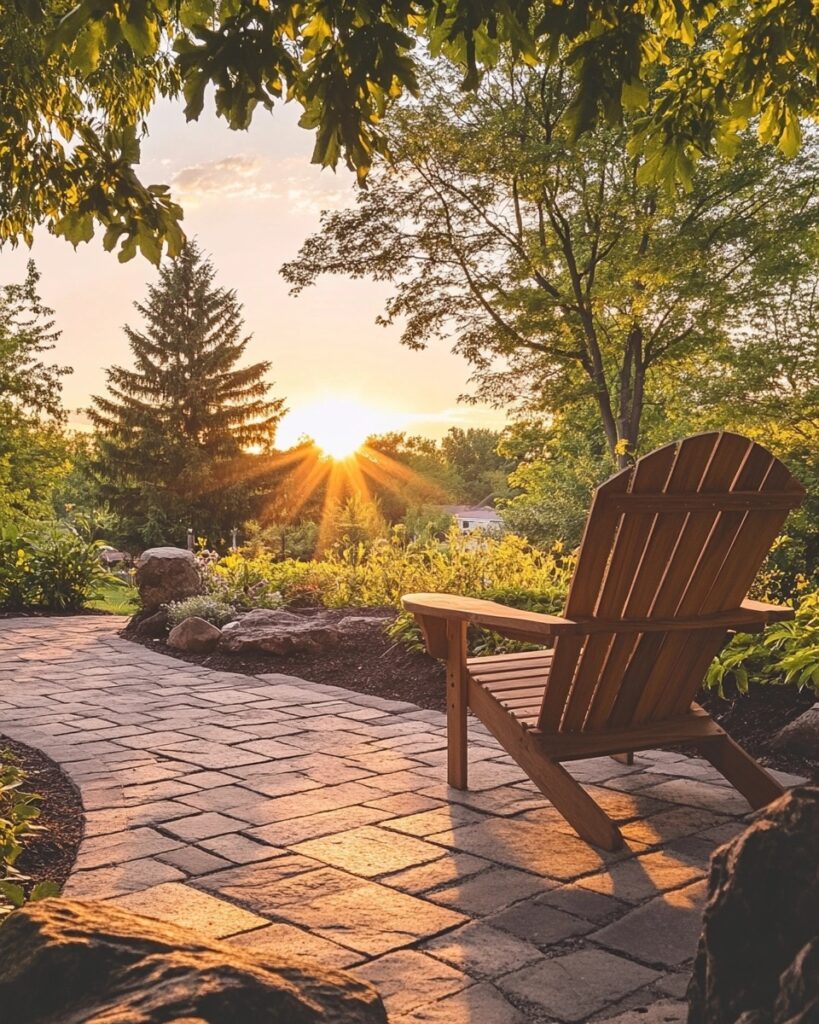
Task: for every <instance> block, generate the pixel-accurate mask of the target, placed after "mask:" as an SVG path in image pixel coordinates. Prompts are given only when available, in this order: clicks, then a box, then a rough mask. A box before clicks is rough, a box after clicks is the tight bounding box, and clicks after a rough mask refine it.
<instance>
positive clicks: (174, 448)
mask: <svg viewBox="0 0 819 1024" xmlns="http://www.w3.org/2000/svg"><path fill="white" fill-rule="evenodd" d="M214 277H215V273H214V269H213V266H212V264H211V263H210V261H209V260H207V259H205V258H204V257H203V256H202V254H201V252H200V251H199V249H198V247H197V246H196V245H195V244H194V243H192V242H190V243H187V244H186V246H185V247H184V249H183V251H182V253H181V254H180V255H179V256H178V257H177V259H176V260H174V261H173V262H168V263H166V264H165V265H164V266H163V267H162V268H161V270H160V274H159V281H158V282H157V284H155V285H153V286H151V287H150V288H149V290H148V298H147V300H146V301H145V302H144V303H139V302H137V303H135V304H134V305H135V308H136V309H137V311H138V312H139V313H140V314H141V316H142V318H143V321H144V326H143V328H142V329H141V330H137V329H136V328H134V327H129V326H126V327H125V333H126V335H127V337H128V341H129V343H130V347H131V351H132V353H133V360H134V365H133V368H131V369H126V368H124V367H121V366H113V367H111V369H109V370H108V371H107V377H108V394H107V395H106V396H102V397H101V396H95V397H94V398H93V407H92V408H91V409H90V410H89V414H90V416H91V420H92V422H93V423H94V425H95V426H96V428H97V431H98V443H97V450H98V457H97V459H96V460H95V470H96V474H97V478H98V481H99V486H100V491H101V496H102V497H103V498H104V499H106V500H107V501H108V502H109V503H110V504H111V506H112V507H113V508H114V509H115V510H116V511H117V512H118V513H119V514H120V516H121V517H122V520H123V523H124V524H125V527H124V538H123V539H125V540H127V541H129V542H130V543H131V544H142V545H152V544H160V543H167V544H182V543H184V539H185V535H186V531H187V529H188V527H192V528H193V530H194V531H195V533H196V535H197V536H205V537H206V538H207V539H208V541H209V542H210V543H211V544H218V543H219V542H220V541H222V542H223V541H224V540H225V539H226V538H227V537H228V536H229V533H230V530H231V529H232V528H233V527H234V526H237V525H239V524H241V523H242V522H243V521H244V520H246V519H250V518H252V517H253V516H254V515H255V514H256V511H257V507H256V506H257V504H258V501H259V498H260V495H259V493H258V490H259V488H258V485H257V483H256V482H255V481H256V479H257V467H256V463H257V462H258V461H259V459H260V454H259V453H261V456H262V457H263V456H264V455H265V453H267V452H269V451H270V450H271V448H272V445H273V440H274V437H275V432H276V427H277V424H278V421H279V419H280V418H281V416H282V415H283V412H284V403H283V401H282V399H278V398H271V397H270V396H269V392H270V387H271V385H270V384H269V383H267V382H266V380H265V375H266V373H267V371H268V369H269V368H270V363H268V362H260V363H253V364H252V365H250V366H240V365H239V363H240V361H241V359H242V356H243V355H244V352H245V349H246V348H247V344H248V342H249V341H250V336H249V335H245V334H243V329H244V321H243V318H242V307H241V304H240V303H239V302H238V301H237V299H236V293H235V292H234V291H232V290H228V289H225V288H221V287H217V286H216V284H215V282H214Z"/></svg>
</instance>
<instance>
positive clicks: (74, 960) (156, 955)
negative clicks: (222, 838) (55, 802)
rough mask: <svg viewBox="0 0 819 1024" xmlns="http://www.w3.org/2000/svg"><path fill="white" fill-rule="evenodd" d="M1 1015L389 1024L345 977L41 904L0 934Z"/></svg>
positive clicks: (66, 1020)
mask: <svg viewBox="0 0 819 1024" xmlns="http://www.w3.org/2000/svg"><path fill="white" fill-rule="evenodd" d="M0 1007H1V1008H2V1014H0V1016H2V1019H3V1021H6V1020H8V1021H9V1022H10V1024H11V1022H14V1024H171V1022H177V1024H182V1022H183V1021H184V1022H186V1024H319V1022H321V1024H386V1020H387V1015H386V1013H385V1011H384V1006H383V1004H382V1002H381V999H380V998H379V996H378V994H377V993H376V991H375V989H373V988H371V987H370V986H369V985H367V984H365V983H364V982H361V981H358V980H357V979H356V978H353V977H352V976H351V975H349V974H345V973H344V972H342V971H337V970H331V969H329V968H322V967H321V966H319V965H318V964H311V963H307V962H305V963H297V962H295V961H287V960H282V961H281V962H280V961H278V960H273V959H272V958H271V957H269V956H267V957H261V956H251V955H249V954H247V953H245V952H244V951H242V950H240V949H238V948H236V947H234V946H230V945H227V944H226V943H221V942H215V941H203V940H201V939H199V938H197V937H196V936H195V935H194V934H193V933H191V932H188V931H186V930H185V929H182V928H177V927H175V926H173V925H167V924H162V923H160V922H158V921H152V920H149V919H148V918H145V917H140V916H138V915H136V914H130V913H128V912H126V911H124V910H118V909H116V908H114V907H111V906H109V905H108V904H103V903H81V902H78V901H75V900H62V899H60V900H45V901H43V902H42V903H32V904H29V905H28V906H27V907H25V908H24V909H22V910H16V911H14V913H13V914H11V916H10V917H9V918H8V920H7V921H6V922H5V924H4V925H3V926H2V927H1V928H0Z"/></svg>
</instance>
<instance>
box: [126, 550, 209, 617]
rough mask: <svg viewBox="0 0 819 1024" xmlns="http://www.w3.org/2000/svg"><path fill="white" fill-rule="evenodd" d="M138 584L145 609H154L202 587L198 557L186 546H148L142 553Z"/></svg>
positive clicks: (183, 597)
mask: <svg viewBox="0 0 819 1024" xmlns="http://www.w3.org/2000/svg"><path fill="white" fill-rule="evenodd" d="M136 585H137V587H138V589H139V600H140V604H141V605H142V610H143V611H145V612H154V611H157V610H158V609H159V607H160V606H161V605H163V604H169V603H170V602H171V601H184V600H185V598H186V597H193V596H194V594H198V593H200V591H201V590H202V581H201V580H200V578H199V573H198V571H197V569H196V559H195V558H194V557H193V554H192V553H191V552H190V551H187V550H186V549H185V548H148V550H147V551H143V552H142V554H141V555H140V556H139V561H138V562H137V570H136Z"/></svg>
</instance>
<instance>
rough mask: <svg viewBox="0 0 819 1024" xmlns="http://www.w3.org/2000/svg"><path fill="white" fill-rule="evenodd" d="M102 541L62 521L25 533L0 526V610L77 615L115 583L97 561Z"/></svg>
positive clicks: (36, 525) (18, 528)
mask: <svg viewBox="0 0 819 1024" xmlns="http://www.w3.org/2000/svg"><path fill="white" fill-rule="evenodd" d="M101 547H102V542H101V541H86V540H83V539H82V538H81V537H79V536H78V535H77V534H76V533H75V532H74V531H73V530H71V529H70V527H68V526H67V525H66V524H65V523H62V522H57V521H54V522H46V521H43V522H40V523H34V524H32V525H31V526H30V527H28V528H27V529H25V530H24V529H21V528H20V527H19V526H15V525H11V524H10V523H0V610H3V611H27V610H30V609H42V610H47V611H59V612H66V611H77V610H79V609H80V608H82V607H84V606H85V605H86V604H87V603H88V602H89V601H90V600H91V599H92V598H94V597H95V596H96V595H97V592H98V590H99V588H100V586H101V585H102V584H104V583H110V582H113V580H112V577H111V575H110V574H109V573H108V572H107V570H106V569H105V568H104V567H103V565H102V563H101V562H100V557H99V555H100V548H101Z"/></svg>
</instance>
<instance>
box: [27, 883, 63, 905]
mask: <svg viewBox="0 0 819 1024" xmlns="http://www.w3.org/2000/svg"><path fill="white" fill-rule="evenodd" d="M59 895H60V887H59V885H57V883H56V882H38V883H37V884H36V885H35V886H34V888H33V889H32V890H31V895H30V896H29V900H31V902H32V903H36V902H37V900H45V899H48V898H49V897H51V896H59Z"/></svg>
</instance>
